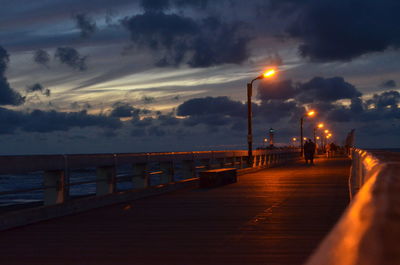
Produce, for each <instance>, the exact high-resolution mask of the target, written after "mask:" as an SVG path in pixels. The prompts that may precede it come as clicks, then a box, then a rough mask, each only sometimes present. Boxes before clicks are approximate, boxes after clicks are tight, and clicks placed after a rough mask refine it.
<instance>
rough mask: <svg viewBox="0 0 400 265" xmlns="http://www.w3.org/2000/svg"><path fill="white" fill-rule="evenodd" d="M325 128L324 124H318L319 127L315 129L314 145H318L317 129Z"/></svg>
mask: <svg viewBox="0 0 400 265" xmlns="http://www.w3.org/2000/svg"><path fill="white" fill-rule="evenodd" d="M324 126H325V125H324V124H323V123H318V125H317V127H314V143H317V129H322V128H324Z"/></svg>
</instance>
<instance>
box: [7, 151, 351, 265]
mask: <svg viewBox="0 0 400 265" xmlns="http://www.w3.org/2000/svg"><path fill="white" fill-rule="evenodd" d="M349 166H350V161H349V160H347V159H345V158H335V159H330V160H326V159H317V160H316V165H315V166H313V167H309V166H306V165H303V164H297V165H292V166H287V167H279V168H273V169H267V170H263V171H259V172H256V173H252V174H247V175H243V176H240V177H239V181H238V183H235V184H231V185H227V186H223V187H219V188H215V189H205V190H201V189H188V190H181V191H178V192H174V193H170V194H166V195H161V196H157V197H152V198H147V199H142V200H137V201H133V202H131V203H128V204H121V205H115V206H110V207H105V208H101V209H97V210H92V211H90V212H86V213H83V214H78V215H74V216H67V217H62V218H58V219H54V220H50V221H46V222H41V223H37V224H34V225H29V226H25V227H22V228H17V229H12V230H8V231H4V232H1V233H0V264H4V265H8V264H23V265H27V264H40V265H45V264H52V265H56V264H57V265H59V264H73V265H85V264H110V265H111V264H112V265H114V264H179V265H187V264H215V265H219V264H302V263H303V262H304V261H305V260H306V259H307V257H308V256H309V255H310V254H311V252H312V251H313V249H314V248H315V247H316V246H317V245H318V243H319V242H320V240H321V239H322V238H323V237H324V235H326V234H327V233H328V232H329V230H330V228H332V226H333V225H334V223H335V222H336V221H337V219H338V218H339V217H340V215H341V213H342V212H343V210H344V208H345V207H346V205H347V204H348V189H347V179H348V174H349Z"/></svg>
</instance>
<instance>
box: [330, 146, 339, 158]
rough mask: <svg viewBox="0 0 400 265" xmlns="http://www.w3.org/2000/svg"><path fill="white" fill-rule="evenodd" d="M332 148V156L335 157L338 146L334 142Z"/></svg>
mask: <svg viewBox="0 0 400 265" xmlns="http://www.w3.org/2000/svg"><path fill="white" fill-rule="evenodd" d="M330 149H331V157H334V156H335V154H336V151H337V146H336V144H334V143H331V144H330Z"/></svg>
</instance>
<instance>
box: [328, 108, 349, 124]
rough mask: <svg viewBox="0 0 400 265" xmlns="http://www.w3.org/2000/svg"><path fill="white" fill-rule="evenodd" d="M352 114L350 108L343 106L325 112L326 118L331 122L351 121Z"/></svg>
mask: <svg viewBox="0 0 400 265" xmlns="http://www.w3.org/2000/svg"><path fill="white" fill-rule="evenodd" d="M352 118H353V116H352V115H351V113H350V110H349V109H348V108H345V107H338V108H335V109H333V110H332V111H330V112H329V113H328V114H327V117H326V119H327V120H328V121H331V122H349V121H351V120H352Z"/></svg>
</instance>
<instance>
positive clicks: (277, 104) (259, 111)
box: [253, 100, 302, 123]
mask: <svg viewBox="0 0 400 265" xmlns="http://www.w3.org/2000/svg"><path fill="white" fill-rule="evenodd" d="M253 109H254V110H253V113H254V117H255V118H258V119H260V120H263V121H268V122H270V123H274V122H278V121H280V120H283V119H286V118H290V117H292V116H293V115H294V114H296V113H301V112H302V111H301V110H300V109H299V107H298V106H297V104H296V102H294V101H281V100H269V101H263V102H262V103H261V104H260V105H259V106H258V107H257V108H253Z"/></svg>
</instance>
